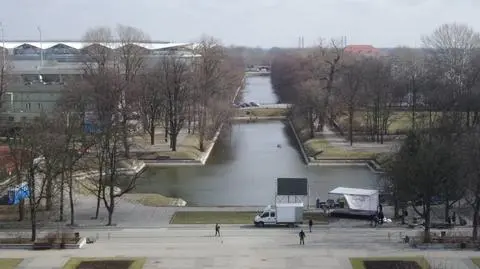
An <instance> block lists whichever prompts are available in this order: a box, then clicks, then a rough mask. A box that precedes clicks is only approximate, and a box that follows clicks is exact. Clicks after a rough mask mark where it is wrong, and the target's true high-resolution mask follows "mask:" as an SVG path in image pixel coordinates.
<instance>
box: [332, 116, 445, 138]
mask: <svg viewBox="0 0 480 269" xmlns="http://www.w3.org/2000/svg"><path fill="white" fill-rule="evenodd" d="M439 116H440V113H439V112H433V113H432V118H433V119H434V120H435V119H437V118H438V117H439ZM367 118H368V117H367V114H366V113H365V112H356V113H355V115H354V117H353V126H354V129H357V130H358V129H366V127H367ZM429 118H430V114H429V113H428V112H417V113H416V114H415V122H416V124H417V125H418V126H422V125H425V124H426V123H428V122H429ZM336 122H337V124H338V126H339V127H340V128H341V129H342V130H343V131H344V132H347V131H348V128H349V121H348V116H347V115H343V116H340V117H337V119H336ZM411 128H412V113H411V112H408V111H395V112H392V115H391V116H390V118H389V121H388V133H389V134H396V133H405V132H407V131H409V130H410V129H411Z"/></svg>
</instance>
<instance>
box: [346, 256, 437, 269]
mask: <svg viewBox="0 0 480 269" xmlns="http://www.w3.org/2000/svg"><path fill="white" fill-rule="evenodd" d="M364 261H414V262H417V264H418V265H419V268H421V269H430V265H429V264H428V262H427V260H426V259H425V258H424V257H422V256H414V257H369V258H350V263H351V264H352V269H369V268H367V267H365V264H364ZM383 269H404V268H403V267H392V268H386V267H385V268H383ZM405 269H406V268H405Z"/></svg>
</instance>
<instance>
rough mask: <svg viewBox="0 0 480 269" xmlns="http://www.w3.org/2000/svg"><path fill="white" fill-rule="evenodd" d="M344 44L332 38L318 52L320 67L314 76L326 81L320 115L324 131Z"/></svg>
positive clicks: (321, 129)
mask: <svg viewBox="0 0 480 269" xmlns="http://www.w3.org/2000/svg"><path fill="white" fill-rule="evenodd" d="M343 49H344V47H343V44H342V42H339V41H336V40H334V39H332V40H331V41H330V46H329V47H326V48H324V47H322V46H320V48H319V51H318V52H316V57H315V58H318V60H319V62H318V67H314V71H313V78H314V79H318V80H323V81H325V87H324V89H322V90H325V98H324V99H323V106H322V107H323V112H322V115H321V116H320V117H319V124H318V128H319V130H320V131H323V126H324V125H325V123H326V120H327V118H329V111H330V110H331V107H330V101H331V98H332V91H333V89H334V83H335V81H336V77H337V74H338V71H339V69H340V68H341V65H342V59H343Z"/></svg>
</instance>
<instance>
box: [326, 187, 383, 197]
mask: <svg viewBox="0 0 480 269" xmlns="http://www.w3.org/2000/svg"><path fill="white" fill-rule="evenodd" d="M377 193H378V190H368V189H357V188H345V187H338V188H335V189H334V190H331V191H330V192H329V194H340V195H341V194H347V195H362V196H370V195H373V194H377Z"/></svg>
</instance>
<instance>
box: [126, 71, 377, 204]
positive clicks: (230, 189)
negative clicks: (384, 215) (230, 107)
mask: <svg viewBox="0 0 480 269" xmlns="http://www.w3.org/2000/svg"><path fill="white" fill-rule="evenodd" d="M243 96H244V100H245V101H255V102H259V103H276V102H277V97H276V96H275V94H274V93H273V90H272V89H271V85H270V78H269V77H251V78H248V81H247V86H246V89H245V90H244V94H243ZM277 145H281V147H277ZM144 175H145V177H144V178H143V179H142V180H140V181H139V182H137V188H136V192H139V193H159V194H162V195H165V196H170V197H180V198H182V199H184V200H186V201H187V202H188V204H189V205H196V206H264V205H267V204H271V203H273V202H274V201H275V188H276V179H277V178H278V177H306V178H308V181H309V188H310V201H309V203H310V204H311V205H313V204H314V201H315V199H316V198H317V197H320V199H321V200H325V199H327V198H328V191H330V190H332V189H333V188H335V187H339V186H343V187H354V188H355V187H357V188H362V187H363V188H369V187H376V186H377V184H378V183H377V176H376V175H375V174H374V173H372V172H371V171H370V170H369V169H368V168H366V167H358V166H309V167H308V166H306V165H305V164H304V163H303V162H302V158H301V156H300V153H299V150H298V145H297V143H296V141H295V138H294V136H293V133H292V131H291V130H290V128H289V127H287V125H285V124H284V123H283V122H280V121H268V122H260V123H238V124H234V125H233V126H232V128H231V129H229V130H228V131H225V133H224V135H222V138H221V139H220V140H219V141H218V142H217V144H216V145H215V147H214V149H213V151H212V154H211V155H210V158H209V160H208V162H207V165H205V166H199V167H170V168H148V170H147V171H145V174H144Z"/></svg>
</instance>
